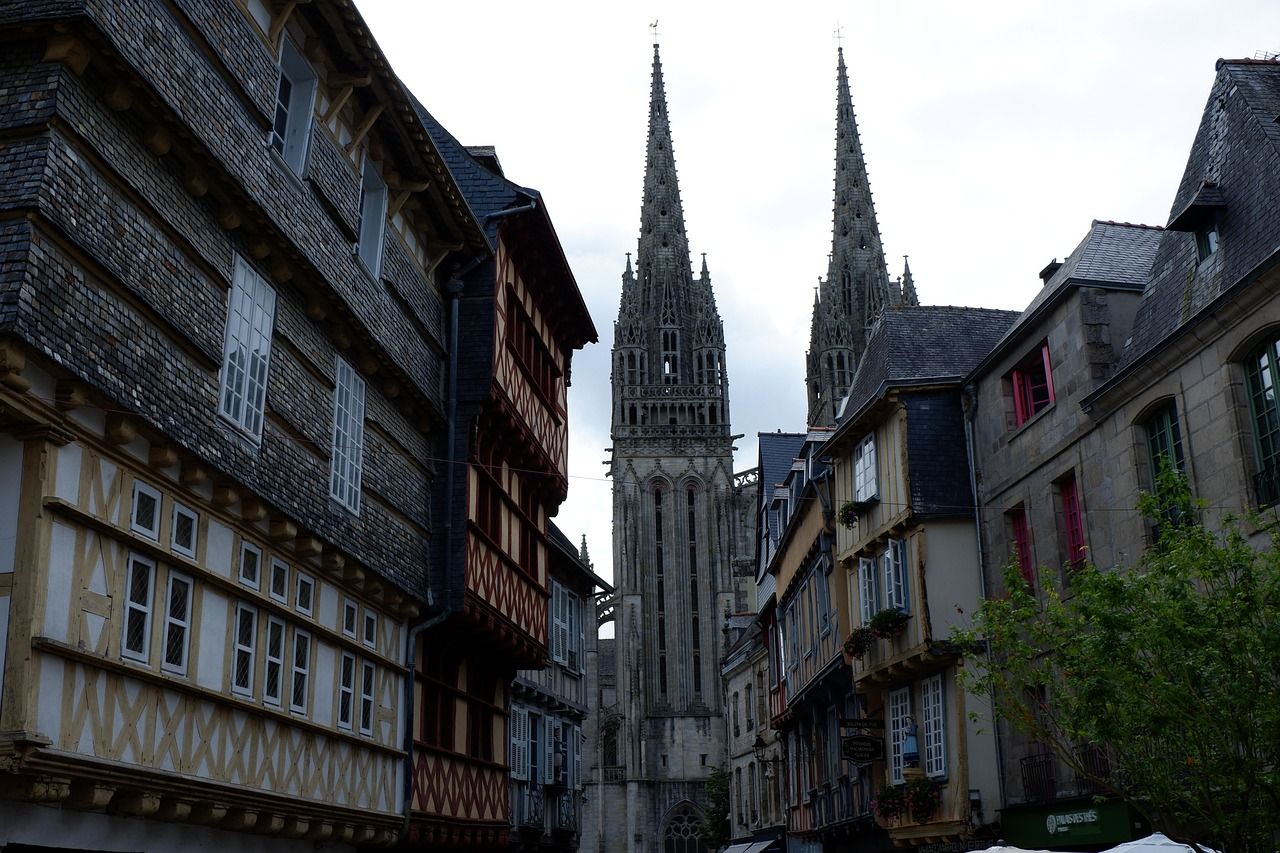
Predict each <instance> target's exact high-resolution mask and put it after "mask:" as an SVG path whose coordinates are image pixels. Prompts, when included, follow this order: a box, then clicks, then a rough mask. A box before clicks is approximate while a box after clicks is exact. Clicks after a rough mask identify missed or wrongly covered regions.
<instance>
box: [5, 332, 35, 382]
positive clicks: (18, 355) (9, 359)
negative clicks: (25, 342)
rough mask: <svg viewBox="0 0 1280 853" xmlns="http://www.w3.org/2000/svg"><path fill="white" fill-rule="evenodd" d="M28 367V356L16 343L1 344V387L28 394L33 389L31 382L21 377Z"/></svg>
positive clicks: (6, 342)
mask: <svg viewBox="0 0 1280 853" xmlns="http://www.w3.org/2000/svg"><path fill="white" fill-rule="evenodd" d="M26 366H27V356H26V353H24V352H23V351H22V349H21V347H19V346H18V344H17V343H16V342H14V341H3V342H0V385H4V386H5V387H6V388H8V389H10V390H13V391H17V392H18V393H20V394H21V393H26V392H27V391H29V390H30V389H31V380H29V379H24V378H23V377H22V376H21V373H22V371H23V369H25V368H26Z"/></svg>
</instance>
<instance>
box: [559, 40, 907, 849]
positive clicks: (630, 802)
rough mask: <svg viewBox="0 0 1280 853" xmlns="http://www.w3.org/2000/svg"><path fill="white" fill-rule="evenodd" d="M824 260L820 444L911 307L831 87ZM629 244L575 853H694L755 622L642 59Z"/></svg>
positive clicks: (714, 358) (711, 314) (816, 370)
mask: <svg viewBox="0 0 1280 853" xmlns="http://www.w3.org/2000/svg"><path fill="white" fill-rule="evenodd" d="M837 97H838V109H837V157H836V181H835V204H834V210H835V212H834V221H833V241H832V252H831V256H830V260H829V266H828V270H827V276H826V278H825V279H821V280H820V282H819V288H818V292H817V293H816V294H815V297H814V307H813V326H812V335H811V340H810V351H809V353H808V358H807V365H806V366H807V370H806V387H807V391H808V422H809V425H810V426H816V427H829V426H832V425H833V424H834V423H835V421H836V419H837V417H838V407H839V403H840V400H841V399H842V398H843V396H844V395H845V393H846V392H847V390H848V388H849V386H850V384H851V383H852V380H853V375H854V371H855V368H856V365H857V363H858V360H859V359H860V357H861V355H862V352H863V350H864V348H865V345H866V339H867V337H868V336H869V334H870V332H871V330H872V329H873V328H874V323H875V318H876V316H877V314H878V313H879V312H880V311H881V310H882V309H883V308H884V307H885V306H888V305H893V304H900V303H907V304H914V303H915V301H916V299H915V290H914V286H913V285H912V283H911V275H910V270H909V269H908V270H905V272H904V277H903V278H902V279H900V280H897V281H890V280H889V276H888V273H887V270H886V267H885V261H884V254H883V250H882V248H881V244H880V234H879V230H878V228H877V226H876V219H875V210H874V208H873V205H872V200H871V192H870V189H869V187H868V186H867V178H866V166H865V164H864V162H863V157H862V149H861V144H860V142H859V140H858V132H857V126H856V123H855V119H854V115H853V104H852V99H851V97H850V94H849V82H848V77H847V73H846V70H845V65H844V55H843V52H841V54H840V55H839V64H838V73H837ZM645 156H646V164H645V177H644V193H643V201H642V203H641V209H640V221H641V224H640V239H639V245H638V247H637V253H636V255H635V263H634V265H633V263H632V256H631V255H630V254H628V255H627V262H626V268H625V271H624V272H623V274H622V293H621V299H620V306H619V310H618V320H617V323H616V324H615V326H614V344H613V352H612V383H613V412H612V440H613V445H612V449H611V453H612V459H611V462H610V474H611V476H612V478H613V519H614V521H613V553H614V581H615V584H616V587H617V591H616V593H615V594H614V596H613V597H612V598H610V599H609V600H608V601H606V602H605V603H604V604H603V605H602V606H601V608H600V612H599V621H600V622H601V623H605V622H608V621H612V622H613V623H614V638H613V639H611V640H610V639H605V640H600V641H599V643H598V646H597V651H596V661H595V667H594V672H595V684H594V686H593V690H594V693H595V696H596V699H595V701H596V707H595V708H593V709H592V710H593V712H594V713H595V714H596V715H597V718H596V720H595V721H594V723H595V724H594V726H592V727H591V728H593V729H594V730H595V731H596V732H598V742H597V743H595V744H592V745H591V746H589V747H588V748H589V750H590V751H591V752H592V753H594V755H595V761H594V762H593V763H594V764H595V765H596V768H597V770H598V772H597V775H596V776H595V778H594V779H592V780H591V781H589V783H588V792H587V799H588V805H587V809H588V816H587V819H586V820H585V821H584V831H583V837H582V847H581V849H582V850H584V851H602V853H603V851H609V853H614V851H624V850H625V851H628V853H702V851H703V850H705V849H706V848H705V846H704V845H703V843H702V842H701V841H700V840H699V839H698V837H697V833H698V829H699V828H700V826H701V825H702V824H703V822H704V820H705V818H706V814H707V811H706V810H707V806H708V802H707V800H708V792H707V780H708V778H709V776H710V773H711V770H712V769H713V768H715V767H720V766H723V765H725V764H726V763H727V755H726V734H727V733H726V726H725V714H724V708H723V707H722V706H723V696H722V692H721V685H720V683H719V673H720V659H721V656H722V653H723V652H724V650H725V645H726V636H727V635H726V632H725V626H726V624H727V622H728V617H729V616H730V615H733V614H740V613H743V612H748V613H752V614H754V611H755V605H756V602H755V595H754V593H755V584H756V577H755V567H756V553H755V548H756V541H755V529H756V514H757V508H758V489H759V488H760V487H761V484H759V482H758V478H757V472H756V471H754V470H752V471H749V472H743V473H739V474H735V473H734V471H733V452H734V439H735V436H734V435H733V432H732V429H731V426H730V411H729V380H728V367H727V362H726V358H725V341H724V328H723V325H722V323H721V320H720V315H719V312H718V311H717V309H716V300H715V293H714V291H713V290H712V286H711V274H710V272H709V270H708V268H707V262H706V256H705V255H703V256H702V262H701V268H700V271H699V272H698V273H697V274H696V275H695V274H694V272H693V264H692V257H691V254H690V251H689V239H688V235H687V234H686V232H685V223H684V209H683V206H682V204H681V200H680V190H679V184H678V181H677V175H676V167H675V155H674V151H673V148H672V134H671V123H670V118H669V116H668V113H667V100H666V92H665V88H664V84H663V77H662V63H661V58H660V56H659V51H658V46H657V45H656V44H655V45H654V52H653V80H652V90H651V95H650V103H649V133H648V143H647V149H646V153H645Z"/></svg>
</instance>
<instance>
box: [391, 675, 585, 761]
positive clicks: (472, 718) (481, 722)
mask: <svg viewBox="0 0 1280 853" xmlns="http://www.w3.org/2000/svg"><path fill="white" fill-rule="evenodd" d="M365 675H366V677H371V676H370V673H369V671H368V670H367V669H366V671H365ZM497 683H498V682H497V678H496V676H495V674H494V673H493V672H492V671H486V670H482V669H480V668H474V669H471V670H469V671H468V673H467V754H468V755H470V756H471V757H472V758H478V759H480V760H481V761H492V760H493V712H494V705H493V699H494V694H495V693H496V691H497ZM369 684H370V695H372V689H373V688H372V684H373V682H372V680H370V682H369ZM562 766H563V765H562Z"/></svg>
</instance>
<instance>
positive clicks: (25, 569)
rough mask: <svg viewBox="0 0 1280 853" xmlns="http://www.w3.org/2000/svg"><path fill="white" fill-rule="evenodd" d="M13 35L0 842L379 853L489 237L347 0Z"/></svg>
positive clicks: (42, 22) (12, 21)
mask: <svg viewBox="0 0 1280 853" xmlns="http://www.w3.org/2000/svg"><path fill="white" fill-rule="evenodd" d="M144 24H145V25H144ZM0 38H2V39H3V43H4V50H3V51H0V125H3V127H4V129H5V133H4V141H3V142H2V143H0V173H2V174H3V175H4V176H5V177H4V179H3V180H0V208H3V210H4V212H5V215H4V216H3V217H2V220H0V252H2V253H3V261H2V262H0V373H2V374H3V381H2V382H0V495H2V496H3V497H0V504H2V506H0V626H3V627H2V628H0V660H2V661H3V670H2V673H0V678H2V680H3V689H2V692H0V721H2V722H0V732H3V734H0V797H2V798H3V799H0V846H3V845H7V844H26V845H40V844H47V843H49V842H50V840H51V839H57V843H59V844H62V845H68V846H72V847H77V848H83V849H111V850H174V849H184V850H214V849H218V850H223V849H240V850H264V849H268V847H269V848H270V849H273V850H299V851H301V850H308V851H309V850H314V849H317V847H320V848H323V849H347V848H348V847H349V846H351V845H353V844H365V845H380V844H387V843H390V842H392V841H394V840H395V839H396V838H397V837H398V836H399V833H400V831H401V827H402V826H403V824H404V817H405V805H406V803H405V800H406V796H405V794H406V784H407V782H408V776H407V770H408V764H407V753H406V748H405V736H406V734H407V733H408V732H409V731H410V728H409V720H408V713H407V708H406V704H405V695H406V692H407V691H406V686H407V684H406V682H409V683H411V682H410V681H409V679H410V678H411V676H410V672H411V669H410V664H411V663H412V661H411V660H410V659H408V658H407V651H406V649H407V646H406V640H407V636H408V632H409V625H410V623H411V621H412V620H414V619H415V618H416V617H418V616H419V615H421V614H424V613H425V612H426V606H427V602H428V599H429V593H428V569H429V567H431V566H432V565H433V564H434V563H435V557H434V554H433V549H434V548H435V546H436V544H437V542H436V539H435V537H434V536H433V531H434V530H435V526H434V524H433V522H432V516H431V511H430V502H431V498H432V494H433V491H434V483H435V481H436V478H437V476H438V473H439V472H438V470H437V468H436V465H435V463H434V462H433V461H432V460H433V459H435V458H437V457H438V456H439V455H440V454H439V453H438V452H437V450H438V448H439V447H440V446H441V439H442V437H443V435H444V434H445V429H444V425H445V422H446V413H447V400H446V398H445V393H444V389H445V384H444V382H443V381H442V378H443V376H444V375H445V372H446V367H447V360H448V355H447V354H448V353H449V352H451V341H450V340H449V338H448V333H447V329H446V328H445V326H444V323H443V321H442V317H443V313H444V312H443V298H442V289H443V288H442V284H443V282H444V281H445V280H446V279H447V278H448V276H449V270H451V269H452V268H453V266H454V265H455V264H456V263H457V262H458V261H459V260H460V258H459V256H461V257H462V258H469V257H471V256H472V255H475V254H482V253H484V252H486V251H487V247H486V242H485V236H484V234H483V232H482V230H481V228H480V224H479V223H478V222H477V221H476V220H475V219H474V217H473V216H472V215H471V214H470V212H469V211H468V209H467V206H466V203H465V201H464V200H463V198H462V195H461V194H460V193H459V191H458V187H457V185H456V183H455V182H454V180H453V178H452V177H451V175H450V173H449V171H448V169H447V168H446V166H445V164H444V163H443V161H442V159H441V157H440V155H439V152H438V151H437V150H436V149H435V147H434V146H433V145H432V144H431V142H430V141H429V139H428V137H427V135H426V132H425V129H424V127H423V126H422V124H421V123H420V121H419V119H418V117H417V116H416V114H415V113H414V111H413V108H412V104H411V102H410V100H409V99H408V97H407V96H406V94H405V92H404V89H403V87H402V86H401V84H400V82H399V81H398V80H397V79H396V78H395V77H394V75H392V74H391V73H390V72H389V71H388V70H387V64H386V60H385V58H384V57H383V56H382V55H381V54H380V52H379V51H378V49H377V46H376V45H375V44H374V43H373V42H372V40H371V39H369V38H368V36H367V31H366V28H365V27H364V24H363V22H362V21H361V19H360V17H359V15H358V14H357V12H356V10H355V9H354V7H353V6H352V5H351V4H350V3H349V2H329V3H317V4H303V5H297V4H292V3H279V4H273V3H267V2H258V0H251V2H248V3H245V4H236V3H222V2H220V3H193V4H171V5H163V4H152V3H140V2H134V1H133V0H108V2H105V3H82V2H76V0H66V2H48V3H5V4H0ZM138 818H141V819H138Z"/></svg>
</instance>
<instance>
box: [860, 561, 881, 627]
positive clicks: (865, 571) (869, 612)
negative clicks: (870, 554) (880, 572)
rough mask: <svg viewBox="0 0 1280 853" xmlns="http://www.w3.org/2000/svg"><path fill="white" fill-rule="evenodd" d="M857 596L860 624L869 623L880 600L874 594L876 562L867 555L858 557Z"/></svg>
mask: <svg viewBox="0 0 1280 853" xmlns="http://www.w3.org/2000/svg"><path fill="white" fill-rule="evenodd" d="M858 597H859V599H861V600H860V601H859V604H860V605H861V606H860V607H859V612H860V613H861V614H862V624H863V625H870V624H871V617H872V616H875V615H876V611H877V610H878V609H879V607H880V601H879V597H878V596H877V595H876V562H875V560H871V559H868V558H867V557H861V558H859V559H858Z"/></svg>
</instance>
